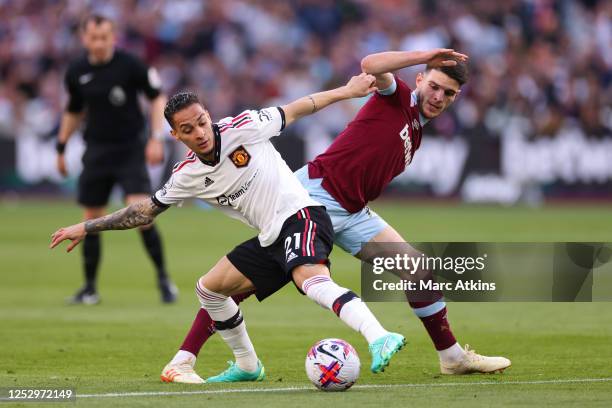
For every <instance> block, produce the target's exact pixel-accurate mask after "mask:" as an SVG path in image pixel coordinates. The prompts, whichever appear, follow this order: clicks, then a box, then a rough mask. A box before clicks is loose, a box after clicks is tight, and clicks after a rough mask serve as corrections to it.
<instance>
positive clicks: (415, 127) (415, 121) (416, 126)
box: [412, 119, 421, 132]
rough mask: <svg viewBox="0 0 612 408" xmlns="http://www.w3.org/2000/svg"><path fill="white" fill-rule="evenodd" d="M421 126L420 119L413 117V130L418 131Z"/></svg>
mask: <svg viewBox="0 0 612 408" xmlns="http://www.w3.org/2000/svg"><path fill="white" fill-rule="evenodd" d="M420 126H421V125H420V124H419V121H418V120H416V119H412V130H414V131H415V132H418V131H419V127H420Z"/></svg>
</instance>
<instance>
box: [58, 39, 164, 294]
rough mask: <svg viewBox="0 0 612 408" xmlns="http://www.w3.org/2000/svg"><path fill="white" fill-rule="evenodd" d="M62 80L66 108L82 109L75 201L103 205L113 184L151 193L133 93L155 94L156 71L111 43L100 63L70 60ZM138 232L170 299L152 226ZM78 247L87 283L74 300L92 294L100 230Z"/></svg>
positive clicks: (140, 120) (126, 190) (141, 123)
mask: <svg viewBox="0 0 612 408" xmlns="http://www.w3.org/2000/svg"><path fill="white" fill-rule="evenodd" d="M65 84H66V89H67V91H68V96H69V100H68V105H67V107H66V110H67V111H68V112H70V113H81V112H85V121H86V125H85V131H84V139H85V143H86V150H85V154H84V155H83V172H82V173H81V175H80V177H79V183H78V201H79V203H80V204H81V205H83V206H84V207H104V206H106V204H107V203H108V199H109V196H110V194H111V191H112V188H113V186H114V185H115V184H118V185H119V186H120V187H121V189H122V190H123V193H124V194H125V195H131V194H150V193H151V182H150V180H149V175H148V172H147V168H146V160H145V146H146V142H147V137H146V132H145V128H146V126H145V119H144V116H143V114H142V111H141V109H140V106H139V101H138V95H139V94H140V93H141V92H142V93H144V94H145V95H146V96H147V97H148V98H149V99H150V100H152V99H155V98H156V97H158V96H159V95H160V85H161V84H160V81H159V77H158V76H157V73H156V72H155V71H154V70H153V69H150V68H149V67H147V66H146V65H145V64H144V63H143V62H142V61H140V60H139V59H138V58H136V57H134V56H132V55H130V54H128V53H126V52H124V51H121V50H117V49H115V50H114V53H113V56H112V58H111V59H110V60H109V61H107V62H104V63H102V64H95V65H94V64H91V63H90V62H89V59H88V57H87V55H84V56H83V57H81V58H79V59H77V60H75V61H74V62H72V63H71V64H70V66H69V67H68V70H67V72H66V77H65ZM141 233H142V237H143V241H144V244H145V247H146V249H147V251H148V253H149V255H150V256H151V258H152V260H153V262H154V263H155V266H156V269H157V273H158V279H159V286H160V290H161V292H162V300H163V301H165V302H172V301H174V298H175V292H176V289H175V288H174V285H172V283H171V282H170V281H169V279H168V277H167V273H166V270H165V266H164V259H163V253H162V246H161V241H160V237H159V234H158V232H157V230H156V229H155V227H152V228H150V229H146V230H141ZM83 247H84V257H85V259H84V267H85V277H86V285H85V287H84V288H83V289H81V290H80V291H79V293H77V294H76V295H75V297H74V298H73V301H74V302H75V303H82V301H83V296H84V295H92V294H93V295H95V297H96V300H97V291H96V276H97V268H98V263H99V257H100V241H99V236H98V235H97V234H90V235H88V236H86V240H85V242H84V246H83ZM79 296H80V298H79Z"/></svg>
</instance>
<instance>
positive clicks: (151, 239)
mask: <svg viewBox="0 0 612 408" xmlns="http://www.w3.org/2000/svg"><path fill="white" fill-rule="evenodd" d="M140 234H141V236H142V241H143V242H144V245H145V248H146V249H147V252H148V253H149V256H150V257H151V260H153V263H154V264H155V269H157V279H159V280H160V281H161V280H164V279H167V278H168V275H167V273H166V266H165V265H164V253H163V250H162V243H161V237H160V236H159V233H158V232H157V228H155V226H152V227H151V228H149V229H145V230H140Z"/></svg>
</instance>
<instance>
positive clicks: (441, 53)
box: [423, 48, 469, 68]
mask: <svg viewBox="0 0 612 408" xmlns="http://www.w3.org/2000/svg"><path fill="white" fill-rule="evenodd" d="M468 58H469V57H468V56H467V55H465V54H462V53H460V52H457V51H455V50H453V49H452V48H435V49H433V50H429V51H424V55H423V63H424V64H427V65H429V66H430V67H433V68H439V67H452V66H455V65H457V61H456V60H455V59H457V60H459V61H462V62H466V61H467V60H468Z"/></svg>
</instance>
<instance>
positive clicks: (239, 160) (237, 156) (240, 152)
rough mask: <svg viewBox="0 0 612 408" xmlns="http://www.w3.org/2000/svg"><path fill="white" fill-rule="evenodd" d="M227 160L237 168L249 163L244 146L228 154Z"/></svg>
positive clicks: (249, 158) (249, 157)
mask: <svg viewBox="0 0 612 408" xmlns="http://www.w3.org/2000/svg"><path fill="white" fill-rule="evenodd" d="M229 158H230V160H231V161H232V163H234V166H236V167H238V168H240V167H246V166H248V165H249V162H250V161H251V155H250V154H249V152H248V151H247V149H245V148H244V146H238V148H237V149H236V150H234V151H233V152H231V153H230V155H229Z"/></svg>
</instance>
